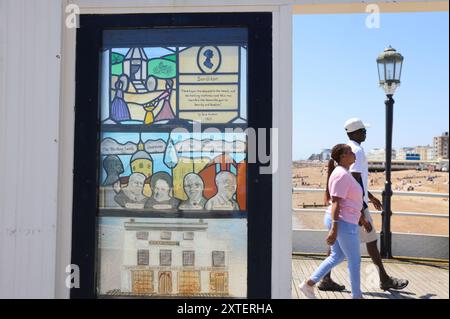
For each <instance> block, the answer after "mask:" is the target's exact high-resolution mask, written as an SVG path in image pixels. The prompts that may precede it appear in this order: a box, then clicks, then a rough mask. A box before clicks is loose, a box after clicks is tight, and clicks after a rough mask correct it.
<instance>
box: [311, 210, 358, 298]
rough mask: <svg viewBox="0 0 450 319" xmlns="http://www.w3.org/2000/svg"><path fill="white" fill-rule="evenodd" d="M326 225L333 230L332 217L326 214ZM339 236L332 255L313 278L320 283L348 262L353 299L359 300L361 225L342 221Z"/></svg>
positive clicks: (333, 246)
mask: <svg viewBox="0 0 450 319" xmlns="http://www.w3.org/2000/svg"><path fill="white" fill-rule="evenodd" d="M324 222H325V225H326V226H327V228H328V229H331V224H332V222H331V216H330V214H329V213H326V214H325V220H324ZM337 233H338V235H337V239H336V242H335V243H334V244H333V245H332V246H331V254H330V256H328V257H327V259H325V260H324V261H323V262H322V263H321V264H320V266H319V268H317V270H316V271H315V272H314V274H313V275H312V276H311V278H310V279H311V280H312V281H313V282H315V283H317V282H319V281H320V280H321V279H322V278H323V277H324V276H325V275H326V274H328V273H329V272H330V271H331V269H332V268H333V267H335V266H337V265H339V264H340V263H341V262H343V261H344V259H345V257H347V260H348V271H349V273H350V284H351V286H352V296H353V298H359V297H361V296H362V293H361V277H360V271H361V251H360V240H359V225H355V224H350V223H347V222H344V221H342V220H340V221H338V232H337Z"/></svg>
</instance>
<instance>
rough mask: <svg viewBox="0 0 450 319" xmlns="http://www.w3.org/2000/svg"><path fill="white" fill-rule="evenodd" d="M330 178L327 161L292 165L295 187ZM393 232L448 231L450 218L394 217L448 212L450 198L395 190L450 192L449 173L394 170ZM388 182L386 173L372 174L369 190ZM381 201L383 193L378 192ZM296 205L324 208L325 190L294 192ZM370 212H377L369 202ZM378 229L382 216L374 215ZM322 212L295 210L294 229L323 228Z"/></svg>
mask: <svg viewBox="0 0 450 319" xmlns="http://www.w3.org/2000/svg"><path fill="white" fill-rule="evenodd" d="M326 178H327V168H326V163H323V162H318V161H314V162H313V161H296V162H294V163H293V168H292V186H293V187H294V188H314V189H316V188H325V185H326ZM391 181H392V190H393V192H394V196H393V197H392V211H393V212H394V215H393V216H392V221H391V230H392V232H399V233H418V234H430V235H445V236H448V234H449V223H448V219H445V218H431V217H416V216H395V212H419V213H432V214H444V215H448V213H449V201H448V198H430V197H424V196H395V192H396V191H401V192H408V191H409V192H430V193H445V194H448V192H449V173H448V172H438V171H434V172H433V171H416V170H404V171H393V172H392V177H391ZM384 182H385V175H384V172H370V173H369V190H370V191H375V190H383V189H384ZM375 196H376V197H378V199H380V201H381V195H380V194H377V195H375ZM292 197H293V199H292V201H293V208H317V209H325V206H324V203H323V201H324V199H323V198H324V194H323V193H307V192H300V193H293V195H292ZM369 208H370V209H371V211H375V208H374V207H373V205H372V204H369ZM373 217H374V222H375V225H376V228H377V230H378V231H379V230H380V229H381V215H377V214H374V215H373ZM322 220H323V214H322V213H305V212H293V219H292V222H293V228H294V229H296V228H297V229H298V228H300V229H323V228H324V226H323V222H322Z"/></svg>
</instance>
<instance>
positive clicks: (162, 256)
mask: <svg viewBox="0 0 450 319" xmlns="http://www.w3.org/2000/svg"><path fill="white" fill-rule="evenodd" d="M159 264H160V266H171V265H172V251H171V250H168V249H161V250H160V251H159Z"/></svg>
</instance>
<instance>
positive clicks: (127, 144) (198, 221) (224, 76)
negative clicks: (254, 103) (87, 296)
mask: <svg viewBox="0 0 450 319" xmlns="http://www.w3.org/2000/svg"><path fill="white" fill-rule="evenodd" d="M103 38H104V43H103V47H102V51H101V63H100V66H101V70H100V75H101V76H100V81H101V83H100V89H101V102H100V104H101V105H100V120H101V125H100V128H101V130H100V134H99V138H100V140H99V157H98V158H99V163H98V166H99V170H98V187H99V196H98V209H99V227H98V228H99V246H98V250H99V256H100V258H99V259H98V260H99V266H98V268H99V274H98V291H99V294H100V295H109V296H141V295H145V296H166V295H170V296H177V295H182V296H184V297H189V296H225V297H227V296H230V297H246V296H247V284H246V283H247V216H248V214H247V160H248V155H247V135H246V133H244V131H243V130H242V129H245V127H246V124H247V30H246V29H241V28H230V29H202V28H199V29H139V30H109V31H104V37H103ZM198 123H202V124H208V125H210V126H213V127H214V126H215V125H217V127H216V128H215V129H214V130H213V131H208V132H205V131H200V132H198V131H196V130H195V129H194V128H195V126H194V124H198ZM226 128H230V129H234V131H229V130H228V129H226ZM235 129H238V130H235ZM239 129H240V130H239Z"/></svg>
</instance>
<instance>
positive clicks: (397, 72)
mask: <svg viewBox="0 0 450 319" xmlns="http://www.w3.org/2000/svg"><path fill="white" fill-rule="evenodd" d="M402 64H403V62H398V63H397V64H396V65H395V79H396V80H400V76H401V72H402Z"/></svg>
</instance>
